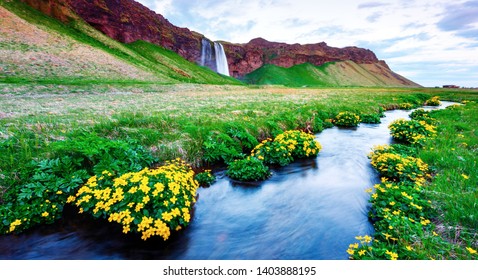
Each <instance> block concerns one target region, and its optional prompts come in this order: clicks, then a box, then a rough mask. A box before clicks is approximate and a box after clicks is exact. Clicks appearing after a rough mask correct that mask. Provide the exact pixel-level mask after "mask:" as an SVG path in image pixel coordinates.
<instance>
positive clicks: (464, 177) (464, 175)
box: [461, 174, 470, 180]
mask: <svg viewBox="0 0 478 280" xmlns="http://www.w3.org/2000/svg"><path fill="white" fill-rule="evenodd" d="M461 177H463V179H465V180H468V179H470V176H468V175H466V174H461Z"/></svg>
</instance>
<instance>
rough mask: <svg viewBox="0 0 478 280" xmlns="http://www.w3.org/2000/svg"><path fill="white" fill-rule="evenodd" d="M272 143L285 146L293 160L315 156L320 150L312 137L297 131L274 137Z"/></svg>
mask: <svg viewBox="0 0 478 280" xmlns="http://www.w3.org/2000/svg"><path fill="white" fill-rule="evenodd" d="M274 142H277V143H279V144H281V145H283V146H285V147H286V148H287V151H289V152H290V153H291V155H292V157H293V158H294V159H300V158H308V157H313V156H317V154H318V153H319V152H320V150H321V149H322V146H321V145H320V143H319V142H317V141H316V140H315V137H314V135H312V134H309V133H306V132H303V131H299V130H289V131H286V132H284V133H281V134H279V135H277V136H276V138H275V139H274Z"/></svg>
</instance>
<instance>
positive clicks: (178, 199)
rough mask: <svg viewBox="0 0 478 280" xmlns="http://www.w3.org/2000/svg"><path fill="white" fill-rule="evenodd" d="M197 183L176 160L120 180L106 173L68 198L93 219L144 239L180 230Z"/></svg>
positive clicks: (186, 166) (186, 217) (187, 218)
mask: <svg viewBox="0 0 478 280" xmlns="http://www.w3.org/2000/svg"><path fill="white" fill-rule="evenodd" d="M198 186H199V185H198V182H197V181H196V180H194V171H192V169H191V168H190V167H189V166H188V165H186V164H185V163H184V162H182V161H181V160H179V159H176V160H174V161H171V162H167V164H166V165H164V166H161V167H159V168H156V169H149V168H145V169H143V170H141V171H139V172H130V173H126V174H123V175H121V176H119V177H116V178H115V177H114V175H113V174H112V173H111V172H109V171H107V170H105V171H103V172H102V174H101V175H99V176H98V175H97V176H93V177H91V178H90V179H89V180H88V182H87V183H86V184H85V185H83V186H82V187H81V188H80V189H79V190H78V192H77V193H76V195H75V196H70V197H69V198H68V201H67V202H68V203H74V204H75V205H76V206H78V207H79V208H80V213H83V212H85V213H89V214H91V215H92V216H94V217H96V218H104V219H108V221H109V222H116V223H119V224H121V225H122V226H123V233H125V234H126V233H129V232H137V233H140V234H141V235H142V237H141V238H142V239H143V240H146V239H148V238H150V237H152V236H156V235H157V236H161V237H162V238H163V239H164V240H167V239H168V238H169V236H170V235H171V231H179V230H181V229H182V228H183V227H186V226H187V225H188V224H189V222H190V220H191V214H190V213H191V208H192V206H193V203H195V199H196V198H195V197H196V190H197V188H198Z"/></svg>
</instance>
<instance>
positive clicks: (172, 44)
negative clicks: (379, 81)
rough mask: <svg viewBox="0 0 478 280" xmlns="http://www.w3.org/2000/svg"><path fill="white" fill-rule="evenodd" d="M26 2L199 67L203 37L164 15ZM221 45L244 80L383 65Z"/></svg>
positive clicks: (367, 59)
mask: <svg viewBox="0 0 478 280" xmlns="http://www.w3.org/2000/svg"><path fill="white" fill-rule="evenodd" d="M22 1H24V2H26V3H28V4H30V5H31V6H33V7H35V8H37V9H39V10H41V11H42V12H44V13H46V14H48V15H51V16H54V17H56V18H59V19H60V20H63V21H67V20H68V18H70V17H72V15H75V14H76V15H78V16H79V17H81V18H82V19H83V20H85V21H86V22H87V23H89V24H90V25H92V26H93V27H95V28H96V29H98V30H100V31H101V32H103V33H104V34H106V35H108V36H109V37H111V38H113V39H116V40H118V41H120V42H123V43H131V42H134V41H136V40H144V41H148V42H151V43H154V44H157V45H160V46H163V47H165V48H167V49H170V50H173V51H175V52H177V53H178V54H180V55H181V56H183V57H184V58H186V59H188V60H190V61H192V62H199V61H200V56H201V39H202V38H203V37H204V36H203V35H201V34H199V33H195V32H192V31H190V30H189V29H187V28H180V27H177V26H174V25H172V24H171V23H170V22H169V21H168V20H167V19H165V18H164V17H163V16H162V15H159V14H157V13H155V12H153V11H151V10H150V9H148V8H147V7H145V6H143V5H141V4H140V3H138V2H135V1H133V0H22ZM68 7H69V8H70V9H71V11H69V10H68ZM223 45H224V48H225V51H226V55H227V60H228V64H229V69H230V73H231V75H233V76H234V77H242V76H244V75H245V74H247V73H250V72H252V71H254V70H256V69H257V68H259V67H261V66H262V65H264V64H275V65H278V66H282V67H290V66H293V65H296V64H302V63H306V62H308V63H311V64H314V65H322V64H324V63H326V62H330V61H345V60H351V61H354V62H355V63H358V64H372V63H378V62H380V61H379V60H378V59H377V57H376V56H375V54H374V53H373V52H372V51H370V50H366V49H362V48H357V47H347V48H333V47H329V46H327V44H326V43H323V42H322V43H318V44H307V45H300V44H292V45H291V44H285V43H275V42H269V41H267V40H264V39H262V38H257V39H253V40H251V41H250V42H249V43H247V44H233V43H228V42H223ZM380 63H381V64H382V65H384V66H386V64H385V62H383V61H381V62H380ZM387 67H388V66H387Z"/></svg>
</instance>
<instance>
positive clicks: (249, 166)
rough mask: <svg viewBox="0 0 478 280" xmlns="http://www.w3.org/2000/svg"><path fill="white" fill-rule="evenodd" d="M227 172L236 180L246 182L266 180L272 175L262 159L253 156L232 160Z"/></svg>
mask: <svg viewBox="0 0 478 280" xmlns="http://www.w3.org/2000/svg"><path fill="white" fill-rule="evenodd" d="M226 174H227V175H228V176H229V177H230V178H232V179H234V180H238V181H244V182H249V181H261V180H265V179H267V178H268V177H269V176H270V175H271V173H270V171H269V168H268V167H267V166H266V165H264V162H263V161H262V160H260V159H258V158H256V157H251V156H249V157H247V158H245V159H239V160H236V161H233V162H231V163H230V164H229V167H228V169H227V172H226Z"/></svg>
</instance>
